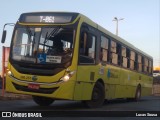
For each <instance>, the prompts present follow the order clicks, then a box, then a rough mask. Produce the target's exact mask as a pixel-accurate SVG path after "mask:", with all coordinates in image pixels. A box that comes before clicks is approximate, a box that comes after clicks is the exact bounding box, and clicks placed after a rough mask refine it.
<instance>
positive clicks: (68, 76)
mask: <svg viewBox="0 0 160 120" xmlns="http://www.w3.org/2000/svg"><path fill="white" fill-rule="evenodd" d="M75 72H76V71H68V73H67V74H66V75H65V76H63V77H62V78H61V79H60V80H62V81H64V82H67V81H68V80H69V79H70V78H71V77H72V76H73V75H74V74H75Z"/></svg>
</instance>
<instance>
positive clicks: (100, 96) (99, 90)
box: [83, 82, 105, 108]
mask: <svg viewBox="0 0 160 120" xmlns="http://www.w3.org/2000/svg"><path fill="white" fill-rule="evenodd" d="M104 99H105V91H104V86H103V85H102V84H101V83H100V82H97V83H96V84H95V86H94V88H93V92H92V98H91V100H88V101H83V102H84V104H85V105H86V106H87V107H89V108H97V107H101V106H102V105H103V103H104Z"/></svg>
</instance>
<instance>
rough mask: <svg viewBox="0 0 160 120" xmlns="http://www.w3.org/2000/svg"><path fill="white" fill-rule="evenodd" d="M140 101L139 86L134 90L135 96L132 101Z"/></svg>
mask: <svg viewBox="0 0 160 120" xmlns="http://www.w3.org/2000/svg"><path fill="white" fill-rule="evenodd" d="M140 99H141V87H140V86H139V87H137V89H136V94H135V98H134V100H135V101H137V102H138V101H139V100H140Z"/></svg>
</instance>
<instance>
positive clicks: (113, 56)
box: [111, 41, 118, 64]
mask: <svg viewBox="0 0 160 120" xmlns="http://www.w3.org/2000/svg"><path fill="white" fill-rule="evenodd" d="M116 52H117V44H116V42H114V41H111V62H112V63H113V64H118V55H117V54H116Z"/></svg>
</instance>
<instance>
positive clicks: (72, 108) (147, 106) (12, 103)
mask: <svg viewBox="0 0 160 120" xmlns="http://www.w3.org/2000/svg"><path fill="white" fill-rule="evenodd" d="M0 111H1V112H3V111H12V112H13V111H14V112H23V111H27V112H31V111H34V112H41V111H45V112H47V113H50V114H52V113H56V114H64V116H67V114H68V115H69V116H70V114H71V113H72V112H74V113H75V114H79V115H78V116H77V117H80V116H81V115H82V116H84V114H88V113H89V114H90V116H89V117H92V115H93V116H94V115H95V114H97V113H103V114H102V117H101V118H104V116H103V115H104V112H105V113H108V114H110V112H111V114H113V116H111V117H114V115H115V116H116V113H117V114H118V113H120V114H121V112H122V114H123V113H125V115H126V114H130V112H133V111H136V112H134V114H135V113H137V114H139V113H145V114H146V113H148V111H149V112H154V114H155V113H157V114H159V113H160V96H148V97H143V98H142V99H141V101H139V102H128V101H126V100H124V99H117V100H111V101H108V102H106V103H104V105H103V107H101V108H94V109H89V108H85V106H84V105H83V104H82V103H81V102H79V101H64V100H59V101H55V102H54V103H53V104H52V105H51V106H47V107H42V106H38V105H37V104H36V103H34V101H32V100H31V99H27V100H7V101H0ZM127 112H128V113H127ZM118 115H119V114H118ZM132 115H133V114H132ZM53 117H56V116H53ZM84 117H85V116H84ZM89 117H87V120H89V119H90V118H89ZM97 117H100V116H97ZM97 117H96V118H97ZM135 117H136V115H135ZM94 118H95V117H94ZM138 118H139V119H142V117H138ZM150 118H151V117H150ZM120 119H121V117H120ZM127 119H129V117H128V116H127ZM143 119H144V117H143ZM145 119H146V118H145ZM154 119H157V117H154ZM154 119H153V120H154ZM123 120H124V119H123Z"/></svg>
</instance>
